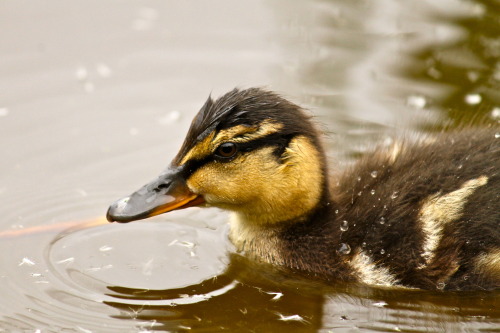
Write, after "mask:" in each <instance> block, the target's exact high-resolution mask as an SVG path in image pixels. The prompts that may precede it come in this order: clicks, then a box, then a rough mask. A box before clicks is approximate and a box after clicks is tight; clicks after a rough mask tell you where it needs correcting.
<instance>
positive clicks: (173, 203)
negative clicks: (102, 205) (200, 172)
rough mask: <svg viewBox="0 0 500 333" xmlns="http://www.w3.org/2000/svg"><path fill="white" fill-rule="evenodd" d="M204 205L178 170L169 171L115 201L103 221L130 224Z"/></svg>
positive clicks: (170, 169)
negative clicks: (177, 210) (173, 211)
mask: <svg viewBox="0 0 500 333" xmlns="http://www.w3.org/2000/svg"><path fill="white" fill-rule="evenodd" d="M204 202H205V201H204V200H203V197H202V196H200V195H197V194H195V193H193V192H191V191H190V190H189V188H188V186H187V184H186V181H185V179H184V177H183V176H182V175H181V170H179V169H174V168H169V169H167V170H166V171H165V172H163V173H162V174H161V175H160V176H159V177H158V178H156V179H155V180H153V181H152V182H150V183H148V184H146V185H144V186H143V187H141V188H140V189H139V190H138V191H136V192H134V193H132V194H131V195H130V196H128V197H125V198H122V199H119V200H117V201H115V202H114V203H113V204H112V205H111V206H110V207H109V209H108V213H107V214H106V218H107V219H108V221H110V222H131V221H136V220H142V219H146V218H148V217H152V216H155V215H159V214H163V213H166V212H169V211H172V210H176V209H182V208H187V207H192V206H198V205H201V204H203V203H204Z"/></svg>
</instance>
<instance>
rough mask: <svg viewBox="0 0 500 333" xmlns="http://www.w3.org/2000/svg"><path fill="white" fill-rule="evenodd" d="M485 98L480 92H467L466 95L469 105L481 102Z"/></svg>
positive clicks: (466, 101)
mask: <svg viewBox="0 0 500 333" xmlns="http://www.w3.org/2000/svg"><path fill="white" fill-rule="evenodd" d="M482 100H483V98H482V97H481V95H479V94H467V95H465V103H467V104H469V105H476V104H479V103H481V101H482Z"/></svg>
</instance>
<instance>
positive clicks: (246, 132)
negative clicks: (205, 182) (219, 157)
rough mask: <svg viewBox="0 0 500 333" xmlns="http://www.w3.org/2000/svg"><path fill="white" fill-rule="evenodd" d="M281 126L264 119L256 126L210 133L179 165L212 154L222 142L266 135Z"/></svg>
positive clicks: (240, 140) (254, 138)
mask: <svg viewBox="0 0 500 333" xmlns="http://www.w3.org/2000/svg"><path fill="white" fill-rule="evenodd" d="M282 128H283V125H282V124H279V123H276V122H273V121H271V120H268V119H266V120H264V121H263V122H262V123H260V125H259V126H258V127H257V126H245V125H236V126H233V127H231V128H228V129H225V130H222V131H220V132H219V133H218V134H217V135H215V132H212V133H210V134H209V135H208V136H207V137H206V138H205V139H203V140H202V141H201V142H199V143H198V144H196V145H195V146H194V147H193V148H191V150H189V151H188V152H187V154H186V155H184V157H183V158H182V160H181V163H180V164H181V165H183V164H185V163H186V162H187V161H189V160H192V159H202V158H204V157H206V156H208V155H210V154H212V153H213V152H214V151H215V149H217V147H219V146H220V145H221V144H222V143H224V142H228V141H231V142H248V141H252V140H256V139H259V138H262V137H265V136H266V135H269V134H273V133H277V132H278V131H280V130H281V129H282Z"/></svg>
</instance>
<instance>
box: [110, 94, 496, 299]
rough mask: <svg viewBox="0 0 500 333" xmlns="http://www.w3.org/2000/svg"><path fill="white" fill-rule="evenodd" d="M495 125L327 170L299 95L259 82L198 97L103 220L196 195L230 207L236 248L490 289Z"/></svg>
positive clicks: (288, 261) (353, 271)
mask: <svg viewBox="0 0 500 333" xmlns="http://www.w3.org/2000/svg"><path fill="white" fill-rule="evenodd" d="M498 131H499V129H498V128H493V129H492V128H489V129H488V128H473V129H467V130H462V131H457V132H453V133H442V134H439V135H436V136H434V137H432V138H427V139H426V140H421V141H419V142H417V143H412V144H410V143H400V144H396V145H394V146H393V147H392V148H391V149H387V148H384V149H380V150H376V151H375V152H374V153H373V154H370V155H366V156H365V157H364V158H362V159H361V160H360V161H359V162H358V163H357V164H356V165H354V166H352V167H350V168H349V169H348V170H346V171H345V172H344V173H343V174H342V175H341V176H340V177H338V178H336V179H333V180H330V179H329V177H328V172H327V163H326V158H325V154H324V152H323V148H322V146H321V143H320V139H319V135H318V133H317V131H316V130H315V128H314V126H313V125H312V124H311V122H310V120H309V117H308V116H306V115H305V114H304V112H303V110H302V109H301V108H300V107H299V106H297V105H295V104H293V103H291V102H289V101H287V100H285V99H283V98H282V97H280V96H279V95H277V94H275V93H272V92H269V91H265V90H262V89H258V88H252V89H247V90H241V91H240V90H236V89H235V90H233V91H231V92H229V93H227V94H226V95H224V96H222V97H221V98H219V99H218V100H216V101H213V100H212V99H211V98H209V99H208V100H207V102H206V103H205V105H204V106H203V107H202V109H201V110H200V112H199V113H198V115H197V116H196V117H195V119H194V120H193V123H192V125H191V128H190V129H189V132H188V134H187V137H186V140H185V142H184V144H183V146H182V148H181V150H180V151H179V153H178V154H177V156H176V157H175V158H174V160H173V162H172V164H171V166H170V167H169V168H168V169H167V170H166V172H165V173H163V174H162V175H160V177H159V178H158V179H156V180H155V181H153V182H152V183H150V184H148V185H146V186H145V187H144V188H143V189H141V190H140V191H138V192H136V193H134V194H133V195H132V196H131V197H127V198H125V199H121V200H119V201H118V202H117V203H115V204H113V205H112V206H111V207H110V210H109V211H108V219H109V220H113V221H122V222H128V221H131V220H135V219H140V218H145V217H148V216H152V215H157V214H161V213H163V212H167V211H170V210H173V209H179V208H185V207H189V206H193V205H200V204H205V205H208V206H216V207H221V208H224V209H228V210H231V211H233V212H234V219H233V220H232V222H231V235H230V236H231V239H232V241H233V242H234V243H235V244H236V246H237V247H238V249H239V250H240V251H243V252H245V253H247V254H248V255H249V256H250V257H253V258H256V259H258V260H263V261H266V262H270V263H273V264H276V265H280V266H284V267H288V268H290V269H293V270H297V271H300V272H302V273H304V274H307V275H311V276H315V277H318V278H321V279H325V280H329V281H335V280H343V281H357V282H363V283H368V284H374V285H382V286H400V287H410V288H424V289H449V290H465V289H495V288H499V287H500V229H499V224H500V198H499V192H500V175H499V174H498V173H499V170H498V168H499V166H500V138H498V134H497V133H498ZM330 185H331V186H330ZM172 198H174V199H172ZM146 199H147V200H146ZM145 202H148V203H147V204H146V203H145ZM151 202H153V204H150V203H151Z"/></svg>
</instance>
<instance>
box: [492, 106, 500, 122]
mask: <svg viewBox="0 0 500 333" xmlns="http://www.w3.org/2000/svg"><path fill="white" fill-rule="evenodd" d="M491 118H492V119H493V120H500V108H498V107H496V108H493V110H491Z"/></svg>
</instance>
